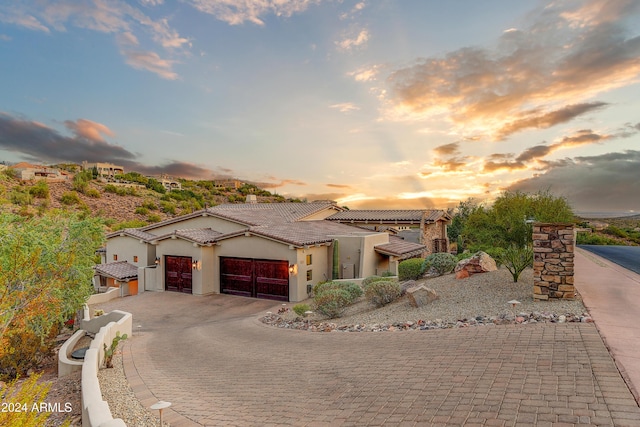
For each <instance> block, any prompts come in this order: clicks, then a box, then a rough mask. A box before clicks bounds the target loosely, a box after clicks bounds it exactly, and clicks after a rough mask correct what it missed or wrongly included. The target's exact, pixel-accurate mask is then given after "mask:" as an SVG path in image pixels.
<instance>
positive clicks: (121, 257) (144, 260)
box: [106, 235, 155, 267]
mask: <svg viewBox="0 0 640 427" xmlns="http://www.w3.org/2000/svg"><path fill="white" fill-rule="evenodd" d="M114 254H115V255H118V259H117V260H114V259H113V255H114ZM134 256H137V257H138V261H137V262H135V261H134ZM116 261H127V262H129V263H130V264H133V265H135V266H136V267H147V266H149V265H153V264H154V262H155V248H154V247H153V245H150V244H148V243H144V242H143V243H140V239H136V238H134V237H130V236H127V235H123V236H116V237H112V238H110V239H109V240H107V257H106V262H107V263H109V262H116Z"/></svg>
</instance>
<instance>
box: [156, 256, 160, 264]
mask: <svg viewBox="0 0 640 427" xmlns="http://www.w3.org/2000/svg"><path fill="white" fill-rule="evenodd" d="M156 265H160V257H158V256H157V257H156Z"/></svg>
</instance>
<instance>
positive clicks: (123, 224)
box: [111, 219, 147, 231]
mask: <svg viewBox="0 0 640 427" xmlns="http://www.w3.org/2000/svg"><path fill="white" fill-rule="evenodd" d="M145 225H147V223H146V222H145V221H140V220H139V219H132V220H131V221H123V222H119V223H117V224H114V225H113V226H111V230H113V231H118V230H123V229H125V228H140V227H144V226H145Z"/></svg>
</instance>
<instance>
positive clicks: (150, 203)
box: [141, 200, 158, 211]
mask: <svg viewBox="0 0 640 427" xmlns="http://www.w3.org/2000/svg"><path fill="white" fill-rule="evenodd" d="M141 206H142V207H143V208H147V209H149V210H150V211H157V210H158V205H156V202H154V201H153V200H145V201H144V203H143V204H142V205H141Z"/></svg>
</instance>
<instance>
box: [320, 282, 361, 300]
mask: <svg viewBox="0 0 640 427" xmlns="http://www.w3.org/2000/svg"><path fill="white" fill-rule="evenodd" d="M333 289H340V290H344V291H345V292H346V293H347V294H348V295H349V302H348V303H349V304H352V303H353V302H354V301H355V300H356V299H358V298H359V297H361V296H362V293H363V291H362V288H361V287H360V286H358V285H357V284H355V283H353V282H322V283H318V284H317V285H315V286H314V287H313V293H314V295H321V294H323V293H325V292H327V291H330V290H333Z"/></svg>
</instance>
